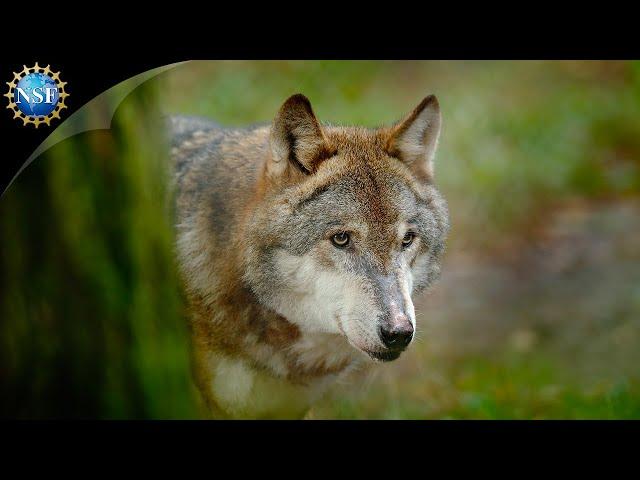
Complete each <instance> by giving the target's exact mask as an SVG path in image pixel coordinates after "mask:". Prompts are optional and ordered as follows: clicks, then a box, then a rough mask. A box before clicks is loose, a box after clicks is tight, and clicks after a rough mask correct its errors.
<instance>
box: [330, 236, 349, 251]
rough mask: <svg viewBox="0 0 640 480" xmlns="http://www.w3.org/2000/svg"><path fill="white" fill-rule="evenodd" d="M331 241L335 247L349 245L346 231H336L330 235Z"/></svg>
mask: <svg viewBox="0 0 640 480" xmlns="http://www.w3.org/2000/svg"><path fill="white" fill-rule="evenodd" d="M331 243H333V245H334V246H335V247H338V248H344V247H346V246H347V245H349V234H348V233H347V232H340V233H336V234H335V235H334V236H333V237H331Z"/></svg>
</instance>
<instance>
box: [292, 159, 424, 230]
mask: <svg viewBox="0 0 640 480" xmlns="http://www.w3.org/2000/svg"><path fill="white" fill-rule="evenodd" d="M416 200H417V199H416V196H415V194H414V193H413V192H412V190H411V189H410V187H409V186H408V185H407V184H406V183H405V182H404V181H403V180H402V179H401V178H399V177H397V176H394V175H391V174H389V173H386V172H380V171H376V170H375V169H374V168H371V167H369V166H362V165H360V166H358V167H356V168H353V169H350V170H349V171H347V172H346V173H343V174H342V175H341V176H340V177H339V178H335V179H331V180H330V181H328V182H327V183H325V184H323V185H322V186H320V187H318V188H317V189H315V190H314V191H313V192H311V193H310V195H308V196H307V197H306V198H304V199H303V200H302V201H301V202H300V203H299V207H300V208H302V209H304V210H306V211H308V212H313V213H314V214H315V215H317V217H316V218H325V219H327V220H332V221H335V220H343V221H345V222H346V221H356V220H358V221H363V222H366V223H368V224H370V225H377V226H380V225H392V224H395V223H396V222H398V221H399V220H402V219H404V220H407V219H409V217H411V216H412V215H414V214H415V212H416V204H417V201H416Z"/></svg>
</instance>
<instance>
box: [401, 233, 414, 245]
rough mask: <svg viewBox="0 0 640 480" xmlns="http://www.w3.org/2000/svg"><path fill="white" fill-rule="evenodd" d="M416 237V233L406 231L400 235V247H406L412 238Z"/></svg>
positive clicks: (411, 241)
mask: <svg viewBox="0 0 640 480" xmlns="http://www.w3.org/2000/svg"><path fill="white" fill-rule="evenodd" d="M414 238H416V234H415V233H413V232H407V233H405V234H404V237H402V248H407V247H408V246H409V245H411V244H412V243H413V239H414Z"/></svg>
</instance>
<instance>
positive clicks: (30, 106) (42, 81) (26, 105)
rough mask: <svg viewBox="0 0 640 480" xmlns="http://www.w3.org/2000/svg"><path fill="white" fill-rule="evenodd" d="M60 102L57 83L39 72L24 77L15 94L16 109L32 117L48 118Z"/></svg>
mask: <svg viewBox="0 0 640 480" xmlns="http://www.w3.org/2000/svg"><path fill="white" fill-rule="evenodd" d="M59 100H60V93H59V91H58V85H57V84H56V82H55V81H54V80H53V78H51V77H50V76H48V75H46V74H44V73H39V72H35V73H29V74H28V75H25V76H24V77H22V78H21V79H20V81H19V82H18V84H17V85H16V87H15V90H14V92H13V101H14V103H15V105H16V107H18V109H19V110H20V111H21V112H22V113H24V114H25V115H27V116H30V117H46V116H47V115H49V114H50V113H51V112H53V111H54V110H55V109H56V106H57V105H58V101H59Z"/></svg>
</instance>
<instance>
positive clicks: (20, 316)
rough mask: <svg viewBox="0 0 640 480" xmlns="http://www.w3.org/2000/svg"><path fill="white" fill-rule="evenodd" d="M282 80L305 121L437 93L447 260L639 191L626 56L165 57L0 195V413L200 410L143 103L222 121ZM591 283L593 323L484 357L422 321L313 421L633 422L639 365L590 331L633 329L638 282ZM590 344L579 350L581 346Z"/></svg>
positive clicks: (258, 108)
mask: <svg viewBox="0 0 640 480" xmlns="http://www.w3.org/2000/svg"><path fill="white" fill-rule="evenodd" d="M297 92H301V93H304V94H305V95H307V96H308V97H309V98H310V100H311V102H312V105H313V107H314V110H315V112H316V114H317V115H318V117H319V118H320V120H321V121H326V122H330V123H336V124H361V125H365V126H371V127H373V126H377V125H380V124H388V123H391V122H393V121H395V120H397V119H399V118H400V117H401V116H402V115H404V114H405V113H406V112H408V111H410V110H411V109H412V108H413V107H414V106H415V105H416V104H417V103H418V102H419V101H420V100H421V99H422V98H423V97H424V96H425V95H427V94H429V93H435V94H436V95H438V98H439V100H440V103H441V106H442V111H443V118H444V130H443V135H442V140H441V144H440V150H439V153H438V156H437V163H436V176H437V182H438V184H439V186H440V188H441V190H442V191H443V193H444V194H445V196H446V198H447V199H448V201H449V204H450V209H451V216H452V224H453V228H452V232H451V238H450V241H449V253H448V254H447V255H448V256H449V257H451V258H454V259H455V258H457V256H459V255H463V254H464V255H465V256H466V257H465V258H469V259H470V260H469V261H470V262H472V263H473V264H474V265H479V264H478V263H477V261H476V260H477V258H480V257H482V258H489V259H490V261H492V262H499V261H501V260H502V257H504V256H506V252H507V247H505V246H508V245H513V244H514V242H515V244H516V245H520V244H521V243H519V242H525V244H526V242H527V241H528V239H530V238H531V237H532V236H534V235H536V231H537V229H539V228H540V226H543V227H544V226H545V225H547V224H548V223H549V218H550V217H551V216H553V215H554V212H555V211H556V209H557V208H559V206H562V205H564V204H565V203H567V202H571V201H575V200H576V199H579V200H580V202H581V204H584V205H586V207H584V208H586V209H590V208H591V205H596V204H599V203H602V202H612V201H613V202H627V201H633V199H637V198H638V193H640V63H638V62H538V61H535V62H534V61H530V62H398V61H239V62H235V61H216V62H190V63H187V64H184V65H181V66H179V67H178V68H176V69H174V70H172V71H170V72H167V73H164V74H162V75H161V76H160V77H158V78H157V79H155V80H152V81H150V82H147V84H145V86H143V87H142V88H139V89H137V90H136V91H135V92H134V93H133V94H132V95H130V96H129V97H128V98H127V99H126V100H125V102H124V103H123V104H122V105H121V106H120V108H119V109H118V112H117V114H116V118H115V120H114V124H113V128H112V130H111V132H93V133H88V134H83V135H81V136H79V137H77V138H74V139H72V140H69V141H66V142H63V143H61V144H59V145H58V146H56V147H54V148H53V149H52V150H51V151H50V152H48V153H47V154H46V155H44V156H43V157H42V158H40V159H38V160H37V161H36V162H35V163H34V164H32V165H31V166H30V167H29V168H27V169H26V171H25V172H24V173H23V174H22V175H21V177H20V178H19V179H18V181H17V182H16V184H14V185H13V186H12V187H11V189H10V190H9V192H7V194H6V195H5V196H3V198H2V200H1V201H0V227H1V228H0V241H1V243H0V245H2V250H1V256H0V262H1V263H0V267H1V268H0V272H1V273H2V276H1V277H0V287H1V288H0V300H1V303H0V319H1V323H0V379H1V382H2V390H3V392H11V393H10V394H6V393H5V394H3V395H2V400H1V401H0V402H1V403H0V407H1V414H2V415H3V416H22V417H50V416H53V417H60V416H74V417H100V418H127V417H133V418H192V417H197V416H198V415H199V411H198V409H197V406H196V402H195V400H194V390H193V386H192V385H191V383H190V378H189V365H188V340H187V332H186V325H185V323H184V319H183V318H182V308H183V305H182V298H181V294H180V288H179V282H178V279H177V275H176V271H175V265H174V261H173V247H172V244H173V243H172V242H173V238H172V228H171V222H172V219H171V208H170V195H168V192H167V191H166V171H165V168H166V165H167V163H166V162H167V157H166V148H165V144H164V141H163V138H162V130H163V129H162V125H161V124H159V123H158V121H159V120H158V118H157V113H159V110H161V111H162V112H164V113H181V114H196V115H204V116H208V117H210V118H212V119H214V120H216V121H218V122H220V123H222V124H225V125H237V126H242V125H246V124H251V123H258V122H269V121H271V119H272V117H273V115H274V114H275V112H276V110H277V109H278V107H279V106H280V105H281V103H282V102H283V101H284V99H286V98H287V97H288V96H290V95H291V94H293V93H297ZM628 228H629V229H630V230H629V232H628V233H629V235H630V236H633V235H636V234H637V232H635V231H632V230H631V228H633V227H632V226H629V227H628ZM511 248H513V247H511ZM511 254H513V252H511ZM626 258H627V257H624V256H620V259H621V260H620V264H621V265H622V264H623V263H625V262H627V263H628V261H629V260H626ZM629 258H631V261H634V260H633V259H635V258H636V257H629ZM474 262H475V263H474ZM445 268H447V265H446V263H445ZM477 268H481V267H477ZM611 268H612V269H613V270H614V273H615V272H617V271H618V270H622V266H617V265H613V266H612V267H611ZM589 275H595V274H589ZM613 278H618V277H615V275H614V277H613ZM620 278H622V277H620ZM624 278H626V277H624ZM568 281H573V280H571V279H569V280H568ZM462 286H463V285H461V287H462ZM467 288H468V289H469V290H474V288H473V286H472V285H471V286H470V285H467ZM599 288H602V289H609V290H615V292H614V293H615V294H616V295H615V296H614V298H616V299H617V298H621V299H623V301H624V302H625V304H624V305H622V306H621V307H620V312H622V313H620V314H619V313H616V312H617V310H616V312H613V311H611V312H610V315H607V318H609V317H611V320H607V322H609V323H607V322H605V321H603V322H602V325H600V326H598V327H597V329H595V330H589V332H588V333H587V334H585V333H584V332H583V333H582V334H581V335H582V336H580V337H579V338H578V339H577V340H576V341H575V342H574V344H572V345H571V346H569V345H568V344H566V341H565V340H558V341H557V342H556V343H559V344H558V345H555V346H553V348H552V347H551V346H550V345H547V343H545V341H541V342H540V343H541V345H539V346H536V347H535V348H532V349H531V350H530V351H527V352H525V353H515V352H513V351H512V349H510V348H509V346H508V344H506V343H504V342H498V341H497V342H495V343H493V344H491V345H490V348H489V351H490V353H486V352H485V353H478V352H471V351H469V352H466V353H465V352H463V353H460V352H456V354H455V355H454V354H443V353H442V352H440V351H436V349H434V348H433V347H432V338H431V337H430V336H429V335H427V336H426V337H425V338H424V340H423V341H420V342H418V343H417V344H416V345H415V346H414V347H412V350H411V351H410V352H407V354H406V355H404V356H403V358H401V360H400V361H399V362H394V363H393V364H391V365H385V366H384V367H383V372H382V373H381V374H380V375H378V377H377V378H374V379H371V380H370V381H368V382H367V383H366V384H365V386H363V387H362V388H360V386H358V388H357V389H355V391H354V388H352V387H350V386H349V385H345V386H342V387H341V388H339V389H338V391H337V393H336V394H334V395H332V396H331V397H329V398H327V399H326V400H324V401H323V402H321V404H320V405H318V406H317V407H316V408H315V409H314V413H313V416H314V418H640V384H639V383H638V382H639V379H638V378H639V377H638V375H637V373H640V372H635V373H634V369H633V368H630V369H628V370H631V373H629V372H628V371H625V372H624V373H619V374H618V373H616V374H613V373H606V372H615V367H614V365H615V362H614V357H615V353H616V352H615V350H616V346H615V343H611V342H610V341H609V340H606V341H601V340H602V339H603V338H604V339H606V338H608V337H607V332H608V331H609V330H611V329H612V328H613V327H615V325H613V326H612V325H611V322H613V321H615V320H616V318H624V321H625V322H627V323H625V324H624V325H623V326H624V328H625V330H624V333H625V335H627V338H631V342H632V343H633V344H635V345H637V344H638V343H637V342H638V338H640V336H634V335H636V333H635V332H636V331H637V328H636V327H637V325H636V323H637V319H638V318H640V301H638V300H639V299H640V296H639V295H640V292H636V293H633V292H631V293H627V292H626V291H625V293H624V295H622V294H619V292H620V291H622V290H621V289H622V286H621V285H617V284H616V283H615V282H608V283H606V284H604V285H602V287H599ZM460 295H462V294H460ZM465 295H466V293H465ZM559 295H560V294H559ZM589 295H591V292H590V291H585V292H584V294H582V295H580V296H576V295H575V293H573V292H569V293H566V298H563V300H564V302H565V303H566V304H567V305H571V304H576V305H577V304H578V303H580V302H583V301H584V298H585V297H586V296H589ZM634 295H635V296H634ZM453 298H454V301H455V302H460V303H462V302H463V301H464V299H463V298H459V299H458V298H456V297H455V295H454V297H453ZM525 298H526V297H525ZM629 299H631V300H629ZM633 299H635V300H633ZM475 300H476V301H479V302H489V301H497V302H502V303H507V300H508V298H506V297H505V298H500V297H498V300H495V299H493V300H489V299H488V297H480V296H478V297H477V298H475ZM539 300H540V299H539V298H534V297H533V296H532V297H531V298H528V301H530V302H538V301H539ZM428 302H429V300H428V301H427V303H426V305H429V303H428ZM481 306H482V307H483V308H485V309H490V308H491V305H490V304H488V305H487V304H483V305H481ZM495 306H496V307H502V305H498V304H496V305H495ZM607 308H609V309H610V307H607ZM517 309H519V310H518V312H517V313H516V314H513V312H506V311H505V310H504V309H496V312H498V313H497V314H499V315H504V316H505V321H507V322H509V321H512V320H514V318H511V317H508V315H512V316H514V317H515V316H517V317H526V316H527V315H528V313H527V312H528V311H529V310H530V309H529V308H528V305H526V304H524V303H523V304H522V305H518V306H517ZM444 310H445V312H446V308H445V309H444ZM599 314H600V313H598V315H599ZM594 315H595V313H594ZM560 316H561V315H560ZM569 316H570V314H567V317H569ZM569 320H571V319H570V318H567V322H569ZM445 321H453V319H447V318H446V315H445ZM634 322H635V323H634ZM590 325H591V324H590ZM625 325H626V326H625ZM627 326H630V327H629V328H627ZM474 328H478V327H474ZM480 328H481V327H480ZM545 328H560V326H557V327H556V326H551V327H545ZM594 328H595V327H594ZM626 332H632V335H631V336H630V337H629V336H628V334H627V333H626ZM461 333H462V334H464V335H470V336H473V335H474V334H476V333H477V331H476V330H462V331H461ZM550 336H551V337H552V338H553V337H554V335H553V334H552V335H550ZM558 338H561V339H564V338H565V337H561V336H558ZM563 342H565V343H563ZM576 345H577V346H576ZM594 345H597V348H596V350H597V351H598V356H596V354H592V353H588V354H587V353H584V352H589V351H590V349H592V348H595V347H594ZM576 349H578V350H579V352H582V353H584V354H582V353H581V354H580V355H577V354H576ZM598 349H600V350H598ZM639 350H640V349H639ZM572 357H574V358H572ZM575 358H580V359H581V360H580V361H582V360H584V361H585V370H589V369H590V365H589V363H588V362H595V360H594V358H598V360H597V361H599V362H601V363H603V364H604V365H605V367H607V365H608V367H607V368H604V371H605V374H603V375H599V376H598V377H597V378H596V377H590V376H588V375H582V374H580V375H578V374H577V373H576V367H575V363H576V361H575Z"/></svg>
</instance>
